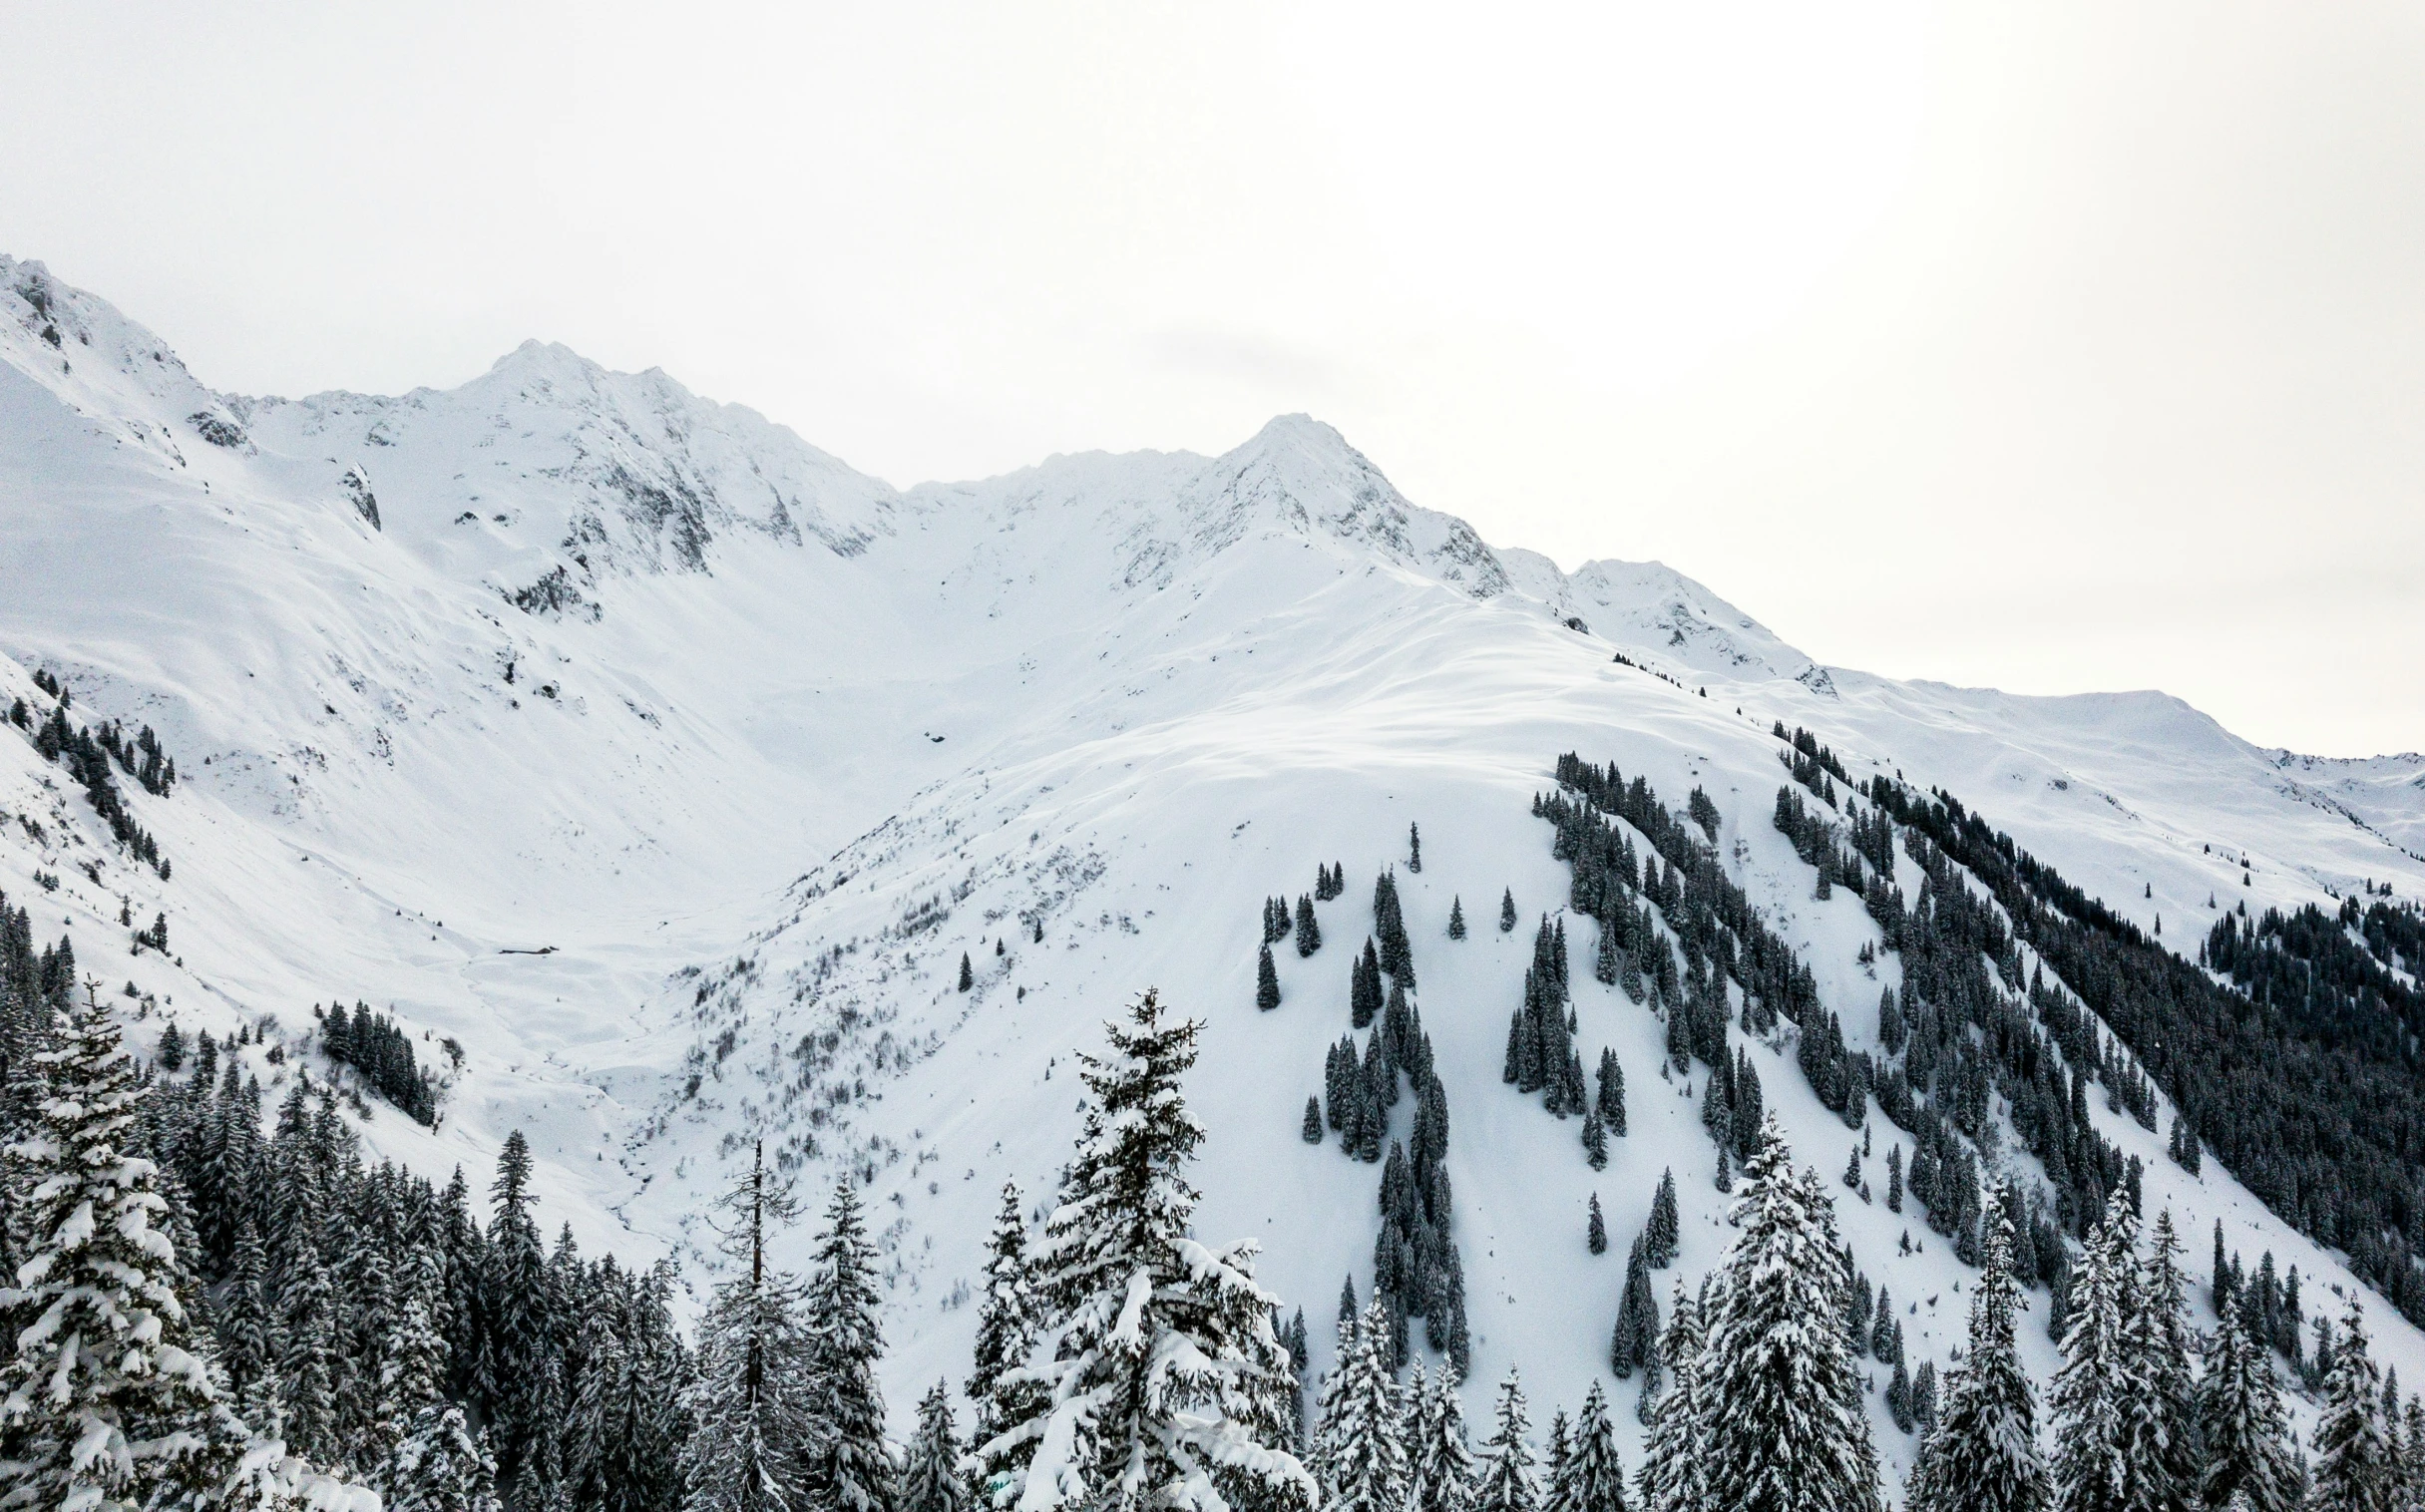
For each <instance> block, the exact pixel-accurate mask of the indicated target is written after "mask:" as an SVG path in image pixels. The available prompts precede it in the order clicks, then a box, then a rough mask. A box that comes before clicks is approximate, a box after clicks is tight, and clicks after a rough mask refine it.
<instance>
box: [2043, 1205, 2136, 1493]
mask: <svg viewBox="0 0 2425 1512" xmlns="http://www.w3.org/2000/svg"><path fill="white" fill-rule="evenodd" d="M2137 1241H2138V1235H2137V1224H2136V1220H2135V1219H2134V1218H2133V1216H2132V1213H2131V1207H2130V1201H2129V1199H2128V1198H2127V1197H2126V1196H2125V1195H2124V1193H2123V1192H2122V1190H2121V1189H2120V1188H2116V1189H2115V1191H2114V1194H2113V1196H2112V1197H2111V1198H2110V1199H2109V1200H2108V1201H2107V1203H2106V1208H2105V1220H2104V1222H2103V1223H2101V1224H2099V1225H2098V1226H2097V1228H2096V1230H2095V1231H2094V1232H2093V1233H2091V1234H2090V1236H2089V1243H2088V1248H2087V1253H2086V1255H2084V1256H2083V1257H2082V1259H2081V1261H2080V1264H2079V1265H2078V1266H2076V1267H2074V1268H2073V1271H2072V1280H2071V1297H2070V1303H2069V1309H2068V1311H2069V1313H2070V1320H2069V1323H2068V1325H2067V1326H2066V1327H2065V1329H2064V1333H2063V1364H2062V1366H2061V1367H2060V1368H2059V1369H2057V1370H2056V1372H2055V1382H2054V1391H2053V1393H2052V1396H2051V1398H2050V1400H2049V1403H2048V1405H2049V1407H2050V1408H2051V1410H2052V1415H2053V1417H2054V1432H2055V1452H2054V1457H2053V1460H2052V1462H2051V1464H2050V1465H2049V1468H2050V1469H2051V1470H2052V1471H2053V1475H2054V1487H2055V1504H2056V1506H2058V1507H2059V1508H2061V1509H2062V1512H2135V1508H2136V1506H2137V1504H2136V1503H2134V1502H2133V1501H2131V1500H2130V1497H2131V1495H2132V1492H2133V1489H2134V1487H2135V1486H2145V1485H2146V1484H2147V1483H2148V1482H2147V1480H2146V1478H2145V1477H2144V1476H2139V1475H2136V1474H2134V1471H2133V1466H2132V1456H2131V1450H2132V1438H2133V1434H2132V1428H2131V1422H2132V1414H2133V1410H2134V1402H2135V1401H2136V1400H2137V1399H2138V1397H2139V1396H2140V1395H2141V1394H2142V1393H2143V1391H2144V1389H2145V1382H2144V1381H2142V1380H2141V1379H2140V1371H2139V1365H2140V1361H2139V1358H2138V1356H2137V1352H2136V1351H2135V1350H2134V1349H2133V1348H2132V1340H2131V1337H2130V1323H2131V1317H2132V1315H2133V1313H2134V1312H2135V1311H2136V1309H2137V1306H2138V1299H2137V1297H2136V1295H2135V1294H2136V1293H2137V1291H2138V1287H2137V1284H2136V1278H2137V1274H2138V1265H2139V1259H2138V1243H2137Z"/></svg>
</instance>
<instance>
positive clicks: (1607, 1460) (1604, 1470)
mask: <svg viewBox="0 0 2425 1512" xmlns="http://www.w3.org/2000/svg"><path fill="white" fill-rule="evenodd" d="M1652 1353H1653V1356H1654V1357H1655V1356H1656V1353H1657V1351H1656V1350H1653V1351H1652ZM1544 1512H1625V1467H1624V1466H1623V1465H1622V1464H1620V1463H1619V1462H1618V1459H1617V1437H1616V1431H1615V1429H1614V1428H1613V1427H1611V1426H1610V1424H1609V1421H1608V1400H1607V1398H1606V1397H1604V1396H1602V1395H1601V1394H1600V1385H1599V1382H1597V1381H1594V1382H1592V1386H1591V1390H1590V1392H1589V1393H1587V1394H1586V1395H1585V1396H1584V1398H1583V1409H1582V1411H1581V1412H1579V1413H1577V1414H1576V1416H1575V1420H1574V1427H1573V1429H1572V1431H1571V1432H1570V1433H1569V1434H1568V1435H1567V1440H1566V1454H1565V1457H1564V1459H1563V1460H1562V1461H1560V1463H1559V1465H1558V1468H1557V1472H1556V1473H1555V1474H1554V1475H1552V1476H1551V1477H1550V1485H1549V1500H1548V1503H1547V1506H1546V1508H1545V1509H1544Z"/></svg>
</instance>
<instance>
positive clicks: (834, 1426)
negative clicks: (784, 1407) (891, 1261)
mask: <svg viewBox="0 0 2425 1512" xmlns="http://www.w3.org/2000/svg"><path fill="white" fill-rule="evenodd" d="M805 1300H806V1304H807V1315H806V1316H807V1320H808V1361H807V1400H808V1409H809V1413H810V1416H811V1428H810V1432H809V1442H808V1446H807V1452H806V1456H805V1459H804V1468H803V1473H802V1475H801V1484H802V1489H803V1492H804V1494H805V1495H806V1496H807V1497H808V1498H809V1501H810V1502H811V1504H812V1505H815V1506H818V1507H823V1508H830V1509H833V1512H893V1509H894V1508H895V1507H896V1506H897V1505H898V1504H899V1502H900V1499H901V1487H900V1484H899V1477H898V1475H897V1471H896V1465H895V1461H894V1455H893V1447H892V1445H891V1444H889V1443H888V1442H887V1441H886V1440H885V1436H884V1390H883V1387H882V1386H881V1385H880V1384H879V1383H878V1382H877V1379H876V1361H877V1360H878V1359H879V1358H881V1357H882V1356H883V1353H884V1334H883V1329H882V1326H881V1323H880V1322H879V1319H878V1314H879V1312H880V1311H881V1309H882V1307H883V1304H884V1299H883V1296H882V1294H880V1293H879V1292H878V1291H877V1290H876V1247H875V1245H874V1243H873V1242H871V1241H870V1240H869V1239H868V1237H867V1226H866V1223H865V1222H864V1221H863V1220H862V1219H861V1218H860V1216H859V1192H858V1189H857V1188H856V1187H854V1186H853V1185H852V1184H851V1182H850V1181H849V1179H848V1178H847V1177H846V1178H845V1179H843V1180H842V1181H840V1182H838V1183H836V1184H835V1186H834V1196H833V1201H832V1202H830V1203H829V1204H827V1206H826V1210H825V1233H824V1236H823V1237H822V1238H821V1239H820V1240H819V1241H818V1244H817V1254H816V1259H815V1262H814V1264H813V1266H812V1268H811V1269H810V1271H809V1275H808V1284H807V1288H806V1294H805Z"/></svg>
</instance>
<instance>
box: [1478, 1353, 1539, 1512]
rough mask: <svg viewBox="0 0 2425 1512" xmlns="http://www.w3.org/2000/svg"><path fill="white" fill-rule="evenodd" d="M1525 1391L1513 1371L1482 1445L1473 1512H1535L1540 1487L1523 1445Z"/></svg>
mask: <svg viewBox="0 0 2425 1512" xmlns="http://www.w3.org/2000/svg"><path fill="white" fill-rule="evenodd" d="M1527 1426H1528V1424H1527V1423H1526V1421H1525V1417H1524V1387H1523V1383H1522V1382H1521V1381H1520V1380H1518V1379H1517V1378H1516V1372H1515V1370H1514V1369H1513V1368H1512V1367H1511V1368H1510V1369H1509V1370H1508V1371H1507V1378H1506V1379H1505V1380H1504V1381H1501V1382H1500V1383H1499V1388H1498V1425H1497V1427H1496V1428H1495V1429H1493V1430H1492V1432H1491V1434H1490V1438H1489V1441H1488V1442H1486V1443H1484V1444H1483V1445H1482V1454H1481V1463H1480V1464H1479V1465H1478V1466H1477V1467H1476V1473H1475V1479H1474V1495H1473V1512H1536V1509H1537V1508H1538V1507H1539V1506H1540V1502H1541V1493H1540V1487H1539V1485H1538V1484H1537V1483H1536V1482H1535V1481H1534V1479H1533V1474H1532V1465H1533V1459H1532V1448H1531V1446H1530V1445H1528V1444H1526V1443H1525V1442H1524V1431H1525V1428H1526V1427H1527Z"/></svg>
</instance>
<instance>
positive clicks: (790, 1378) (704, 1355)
mask: <svg viewBox="0 0 2425 1512" xmlns="http://www.w3.org/2000/svg"><path fill="white" fill-rule="evenodd" d="M724 1207H725V1211H726V1212H727V1213H728V1214H729V1215H730V1217H731V1220H732V1226H731V1228H730V1229H728V1230H727V1231H726V1232H725V1235H724V1239H725V1255H726V1257H727V1259H728V1260H729V1261H730V1262H731V1264H732V1266H733V1269H734V1274H733V1275H731V1276H729V1277H728V1278H727V1279H726V1280H724V1281H722V1282H720V1283H718V1284H717V1286H716V1289H715V1295H714V1298H713V1300H712V1301H710V1302H709V1304H708V1307H707V1316H706V1317H705V1318H704V1319H702V1320H701V1321H700V1323H699V1350H698V1379H697V1383H696V1384H695V1385H694V1386H693V1387H692V1388H691V1393H690V1411H691V1419H692V1423H693V1427H692V1429H691V1434H690V1439H689V1442H688V1443H687V1444H686V1445H685V1446H684V1451H683V1458H682V1471H683V1482H684V1486H685V1489H686V1500H685V1503H684V1505H685V1506H686V1507H689V1508H693V1509H697V1512H785V1509H787V1508H791V1507H794V1506H798V1505H800V1504H801V1468H802V1466H801V1462H800V1461H801V1454H802V1450H803V1449H804V1448H805V1447H806V1445H807V1444H808V1440H809V1434H810V1432H811V1430H812V1427H813V1421H812V1418H811V1415H810V1403H809V1400H808V1353H809V1347H808V1329H807V1320H806V1317H805V1313H806V1300H805V1298H804V1297H803V1295H802V1293H801V1290H800V1286H799V1284H798V1283H797V1282H795V1281H793V1280H792V1279H791V1278H790V1277H788V1276H785V1275H783V1274H782V1273H781V1272H779V1271H776V1270H775V1269H774V1268H773V1266H772V1265H771V1264H770V1263H769V1261H768V1258H767V1246H768V1243H769V1242H770V1241H771V1240H772V1239H773V1238H774V1237H775V1235H776V1234H777V1233H778V1232H779V1231H780V1230H781V1228H782V1227H783V1226H784V1225H785V1224H786V1223H788V1222H789V1221H790V1220H791V1218H792V1216H793V1208H792V1205H791V1202H790V1200H789V1198H788V1197H786V1196H784V1195H783V1194H782V1193H780V1192H779V1191H777V1190H776V1189H775V1187H774V1185H773V1183H771V1182H770V1181H769V1180H768V1178H767V1175H766V1168H765V1150H764V1147H763V1146H762V1145H761V1146H760V1147H759V1151H758V1155H757V1157H756V1158H755V1159H753V1160H752V1161H751V1163H750V1172H749V1176H748V1178H747V1180H745V1181H743V1182H741V1183H740V1184H738V1185H737V1186H735V1187H734V1189H733V1190H732V1191H731V1192H729V1193H728V1194H726V1196H725V1198H724Z"/></svg>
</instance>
